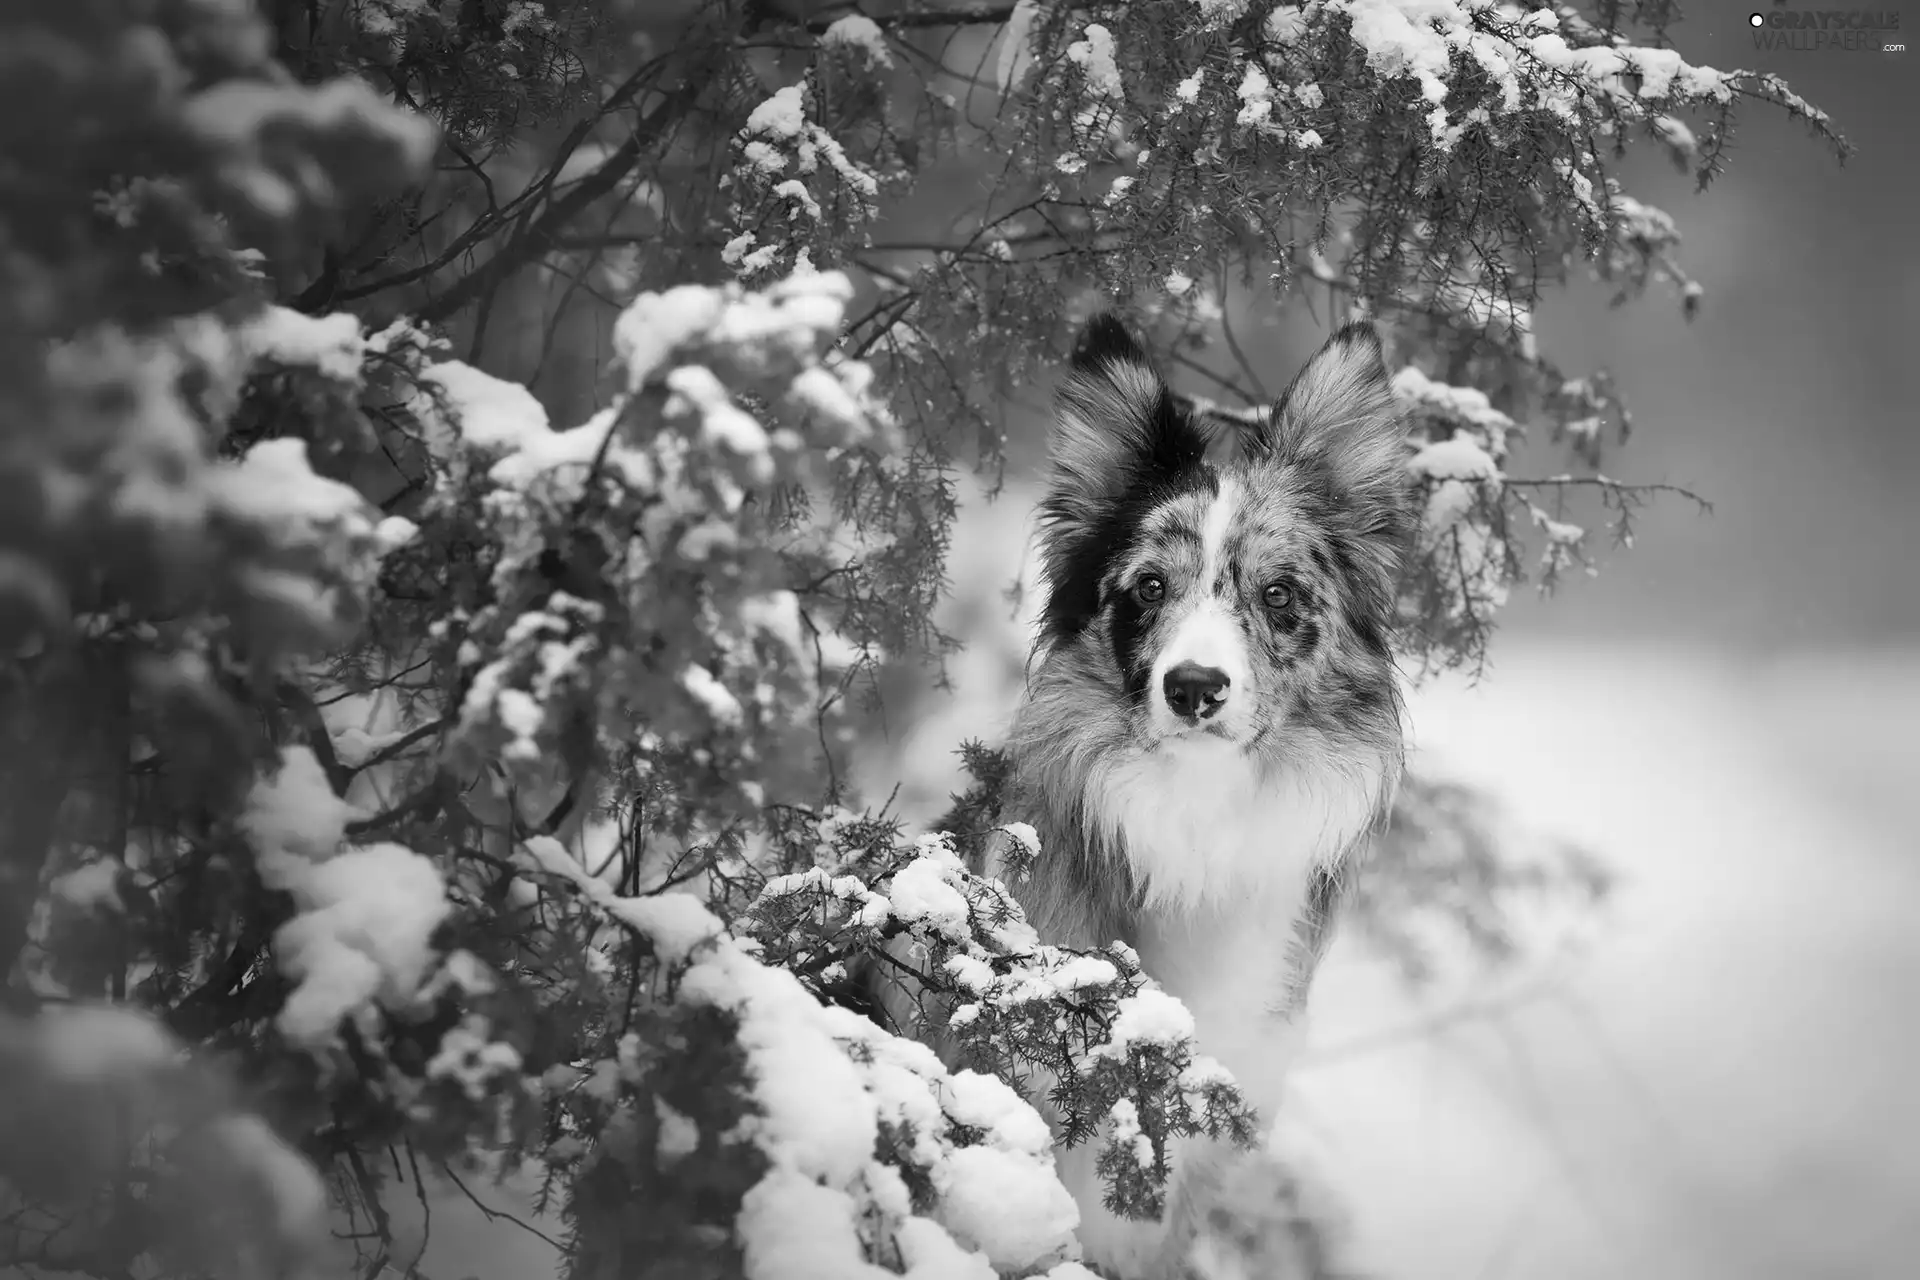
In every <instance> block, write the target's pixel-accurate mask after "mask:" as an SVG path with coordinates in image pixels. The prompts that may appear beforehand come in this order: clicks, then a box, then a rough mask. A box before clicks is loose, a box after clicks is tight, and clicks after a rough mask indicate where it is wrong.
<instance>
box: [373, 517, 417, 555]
mask: <svg viewBox="0 0 1920 1280" xmlns="http://www.w3.org/2000/svg"><path fill="white" fill-rule="evenodd" d="M373 536H374V540H375V541H376V542H378V543H379V544H380V552H381V554H382V555H385V554H386V553H388V552H390V551H398V550H399V549H400V548H401V547H404V546H406V545H407V544H408V543H409V542H412V541H413V540H414V539H415V538H417V537H419V536H420V526H419V525H417V524H415V523H414V522H413V521H411V520H409V519H407V518H406V517H405V516H388V517H386V518H385V519H384V520H382V521H381V522H380V523H379V524H377V525H375V526H374V527H373Z"/></svg>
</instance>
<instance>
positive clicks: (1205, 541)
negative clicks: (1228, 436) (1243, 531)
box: [1200, 477, 1240, 593]
mask: <svg viewBox="0 0 1920 1280" xmlns="http://www.w3.org/2000/svg"><path fill="white" fill-rule="evenodd" d="M1239 512H1240V482H1239V481H1238V480H1229V479H1226V478H1224V477H1223V478H1222V479H1221V481H1220V492H1219V493H1217V494H1215V495H1214V499H1213V503H1212V505H1210V506H1209V507H1208V508H1207V518H1206V520H1205V522H1204V523H1202V524H1201V526H1200V585H1201V587H1202V589H1204V590H1206V591H1207V592H1209V593H1210V592H1212V590H1213V584H1214V582H1215V580H1217V579H1218V578H1219V576H1220V571H1221V569H1223V568H1224V567H1225V566H1226V556H1227V533H1228V531H1229V530H1231V529H1232V528H1233V518H1234V516H1236V515H1238V514H1239Z"/></svg>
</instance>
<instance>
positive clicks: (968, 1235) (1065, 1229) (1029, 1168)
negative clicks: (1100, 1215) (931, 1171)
mask: <svg viewBox="0 0 1920 1280" xmlns="http://www.w3.org/2000/svg"><path fill="white" fill-rule="evenodd" d="M944 1172H945V1174H946V1176H947V1179H948V1182H947V1187H946V1190H945V1193H944V1194H943V1195H942V1196H941V1198H940V1221H941V1223H942V1224H943V1225H944V1226H945V1227H946V1228H947V1229H948V1230H949V1231H951V1232H952V1233H953V1234H954V1236H955V1238H957V1239H958V1240H960V1241H961V1242H963V1243H966V1244H970V1245H973V1246H974V1247H975V1248H977V1249H979V1250H980V1251H981V1252H982V1253H984V1254H985V1255H986V1256H987V1260H988V1261H989V1262H991V1263H992V1264H993V1265H994V1266H996V1267H1003V1268H1007V1269H1010V1270H1011V1269H1020V1268H1025V1267H1029V1266H1031V1265H1033V1264H1034V1263H1035V1262H1037V1261H1039V1260H1041V1259H1042V1258H1045V1257H1047V1256H1048V1255H1049V1254H1054V1253H1056V1252H1057V1251H1058V1250H1059V1248H1060V1244H1061V1241H1062V1239H1063V1238H1065V1237H1069V1236H1071V1235H1072V1233H1073V1231H1074V1229H1075V1228H1076V1227H1078V1226H1079V1225H1080V1207H1079V1205H1077V1204H1075V1203H1074V1199H1073V1196H1072V1195H1071V1194H1069V1193H1068V1191H1067V1189H1066V1188H1065V1187H1064V1186H1062V1185H1061V1184H1060V1179H1059V1177H1058V1176H1057V1175H1056V1174H1055V1173H1054V1171H1053V1167H1052V1163H1051V1161H1045V1162H1043V1161H1041V1160H1038V1159H1035V1158H1033V1157H1031V1156H1027V1155H1023V1154H1020V1153H1016V1152H1012V1151H1005V1150H1002V1149H1000V1148H998V1147H959V1148H956V1149H955V1150H954V1152H953V1154H952V1155H950V1156H949V1157H948V1158H947V1162H946V1165H945V1168H944Z"/></svg>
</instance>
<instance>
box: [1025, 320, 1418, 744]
mask: <svg viewBox="0 0 1920 1280" xmlns="http://www.w3.org/2000/svg"><path fill="white" fill-rule="evenodd" d="M1056 409H1057V413H1056V423H1055V430H1054V436H1053V442H1052V456H1053V473H1052V477H1051V482H1050V485H1049V488H1048V491H1047V494H1046V497H1045V499H1044V500H1043V503H1042V505H1041V513H1040V514H1041V519H1042V526H1043V529H1042V537H1043V551H1044V563H1045V570H1046V577H1047V585H1048V600H1047V605H1046V611H1045V614H1044V615H1043V621H1042V627H1043V635H1042V643H1043V645H1044V646H1045V648H1046V649H1047V651H1048V652H1049V654H1050V655H1051V654H1055V653H1060V652H1062V651H1066V650H1070V651H1073V652H1074V653H1075V654H1076V655H1077V657H1078V659H1079V661H1078V662H1077V663H1076V664H1075V665H1076V666H1078V667H1080V668H1081V669H1087V668H1088V667H1091V668H1092V669H1094V670H1099V671H1104V672H1106V673H1107V674H1108V675H1109V676H1110V677H1111V679H1112V684H1113V687H1116V688H1118V689H1120V690H1122V691H1124V692H1123V696H1122V699H1121V700H1122V702H1123V703H1124V705H1125V708H1126V710H1125V714H1126V716H1127V717H1128V725H1129V729H1130V730H1131V732H1132V734H1133V735H1134V736H1135V738H1136V739H1137V740H1138V741H1139V742H1140V743H1141V745H1143V746H1145V747H1147V748H1149V749H1151V748H1153V747H1156V746H1158V745H1160V744H1162V743H1166V742H1169V741H1189V740H1190V741H1196V742H1199V741H1206V740H1208V739H1213V740H1216V741H1224V742H1226V743H1232V744H1236V745H1239V746H1242V747H1245V748H1252V747H1254V746H1255V745H1256V744H1258V743H1260V742H1262V741H1269V740H1270V736H1271V735H1273V734H1275V733H1276V732H1283V731H1284V729H1285V727H1286V726H1287V725H1288V724H1289V723H1295V724H1300V723H1307V724H1311V725H1313V726H1314V727H1315V728H1318V729H1320V730H1322V731H1326V732H1333V733H1336V734H1339V735H1341V736H1348V737H1351V736H1353V735H1356V734H1358V735H1360V736H1362V737H1383V736H1386V735H1388V734H1389V733H1390V734H1391V735H1392V736H1393V737H1394V738H1395V739H1396V740H1397V737H1398V732H1399V723H1398V712H1397V702H1396V698H1395V689H1394V685H1393V673H1392V659H1391V657H1390V653H1389V649H1388V634H1389V630H1390V627H1391V624H1392V617H1393V597H1394V591H1395V587H1396V583H1397V579H1398V575H1399V570H1400V558H1401V555H1402V554H1403V547H1404V545H1405V533H1406V524H1407V520H1408V511H1409V491H1408V484H1407V480H1406V475H1405V471H1404V459H1405V451H1406V446H1405V437H1404V428H1403V426H1402V422H1401V419H1400V416H1399V414H1398V412H1397V411H1396V409H1395V405H1394V397H1393V394H1392V391H1391V389H1390V387H1389V386H1388V382H1387V375H1386V369H1385V366H1384V364H1383V362H1382V359H1381V353H1380V342H1379V339H1378V337H1377V336H1376V335H1375V333H1374V331H1373V329H1372V327H1371V326H1369V325H1365V324H1353V325H1348V326H1347V327H1346V328H1344V329H1341V330H1340V331H1339V332H1338V333H1336V334H1334V335H1333V337H1332V338H1331V339H1329V340H1328V342H1327V343H1326V345H1325V346H1323V347H1322V348H1321V349H1320V350H1319V352H1318V353H1316V354H1315V355H1314V356H1313V358H1312V359H1311V360H1309V361H1308V362H1307V364H1306V366H1305V367H1304V368H1303V369H1302V370H1301V371H1300V373H1299V376H1298V377H1296V378H1295V379H1294V381H1293V383H1292V385H1291V386H1290V387H1289V388H1288V389H1287V392H1286V394H1285V396H1284V397H1282V399H1281V401H1280V403H1279V404H1278V405H1277V406H1275V408H1274V409H1273V411H1272V413H1271V414H1270V415H1268V416H1267V418H1266V419H1265V420H1264V421H1263V422H1262V423H1261V425H1260V426H1259V428H1258V429H1256V430H1251V431H1249V432H1248V433H1247V434H1246V437H1245V439H1244V441H1243V442H1242V443H1241V444H1240V445H1239V446H1238V447H1236V448H1235V449H1234V450H1232V451H1231V454H1230V456H1228V457H1227V459H1226V460H1225V461H1224V462H1222V463H1220V464H1219V465H1215V464H1214V463H1213V462H1210V461H1209V460H1208V458H1207V454H1208V439H1207V434H1206V432H1205V431H1204V430H1203V429H1202V427H1201V426H1200V424H1198V423H1197V422H1196V421H1195V420H1194V419H1193V418H1192V416H1191V415H1190V414H1188V413H1187V412H1186V411H1185V410H1183V409H1182V408H1181V407H1180V405H1179V404H1177V403H1176V401H1175V400H1174V398H1173V397H1172V395H1171V394H1170V393H1169V391H1168V389H1167V387H1166V385H1165V384H1164V383H1163V382H1162V381H1161V379H1160V377H1159V376H1158V375H1157V374H1156V373H1155V372H1154V370H1153V368H1152V367H1151V365H1150V364H1149V362H1148V360H1147V357H1146V356H1145V354H1144V353H1143V352H1142V351H1141V349H1140V348H1139V346H1137V345H1136V344H1135V342H1134V341H1133V339H1132V338H1131V337H1130V336H1129V335H1128V333H1127V331H1126V329H1125V327H1124V326H1123V325H1122V324H1121V323H1120V322H1119V321H1118V320H1116V319H1114V318H1113V317H1111V316H1102V317H1100V318H1098V319H1096V320H1094V321H1093V322H1092V323H1091V324H1090V325H1089V326H1088V328H1087V330H1086V333H1085V334H1084V335H1083V337H1082V339H1081V342H1080V346H1079V349H1078V351H1077V352H1076V354H1075V357H1074V365H1073V370H1072V373H1071V376H1070V377H1069V378H1068V379H1067V382H1066V384H1065V386H1064V387H1063V388H1062V390H1061V392H1060V394H1059V397H1058V402H1057V406H1056Z"/></svg>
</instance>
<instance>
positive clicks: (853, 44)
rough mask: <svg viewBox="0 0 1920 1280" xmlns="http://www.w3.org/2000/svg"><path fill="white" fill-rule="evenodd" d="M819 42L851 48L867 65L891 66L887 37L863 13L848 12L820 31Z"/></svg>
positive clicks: (876, 24) (878, 25) (891, 59)
mask: <svg viewBox="0 0 1920 1280" xmlns="http://www.w3.org/2000/svg"><path fill="white" fill-rule="evenodd" d="M820 43H821V44H823V45H826V46H828V47H830V48H831V47H836V46H837V47H840V48H845V49H852V50H854V51H855V52H857V53H859V54H860V56H861V58H862V59H863V60H864V61H865V62H866V64H867V66H869V67H875V68H884V67H891V66H892V65H893V55H892V54H891V53H889V52H888V51H887V37H886V35H885V33H883V32H882V31H881V30H880V24H879V23H877V22H875V21H874V20H873V19H872V18H869V17H866V16H865V15H863V14H858V13H854V14H848V15H847V16H846V17H844V18H840V19H838V20H836V21H835V22H833V23H832V24H830V25H829V26H828V27H827V29H826V30H825V31H823V32H821V33H820Z"/></svg>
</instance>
